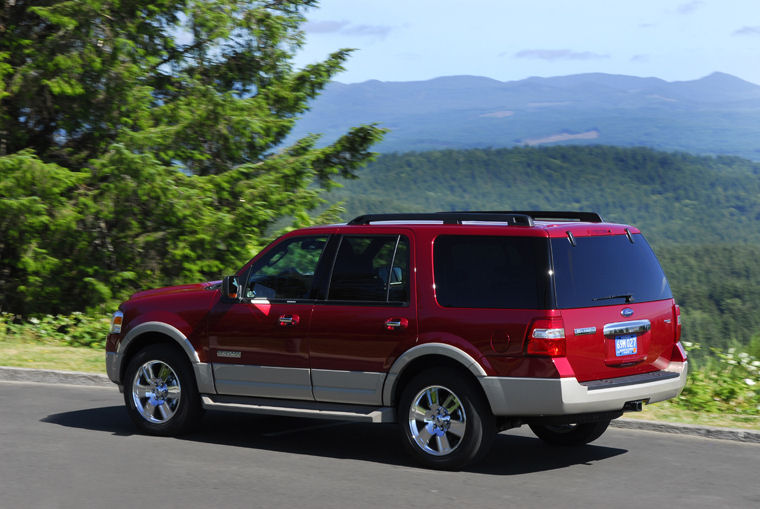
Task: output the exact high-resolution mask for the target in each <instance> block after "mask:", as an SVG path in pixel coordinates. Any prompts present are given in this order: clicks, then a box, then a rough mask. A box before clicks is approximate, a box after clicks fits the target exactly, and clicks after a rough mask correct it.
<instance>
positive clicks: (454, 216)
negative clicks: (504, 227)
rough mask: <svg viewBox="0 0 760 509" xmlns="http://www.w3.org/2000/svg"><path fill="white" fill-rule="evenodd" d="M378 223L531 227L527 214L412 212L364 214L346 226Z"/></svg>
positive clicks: (531, 223) (531, 220) (531, 222)
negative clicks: (482, 224) (436, 223)
mask: <svg viewBox="0 0 760 509" xmlns="http://www.w3.org/2000/svg"><path fill="white" fill-rule="evenodd" d="M380 221H441V222H443V224H462V222H463V221H483V222H486V221H489V222H491V221H492V222H498V223H507V224H508V225H510V226H533V219H531V217H530V216H529V215H527V214H523V213H516V212H421V213H417V212H413V213H408V214H365V215H363V216H359V217H355V218H354V219H352V220H351V221H349V222H348V224H351V225H367V224H370V223H376V222H380Z"/></svg>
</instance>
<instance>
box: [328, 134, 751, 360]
mask: <svg viewBox="0 0 760 509" xmlns="http://www.w3.org/2000/svg"><path fill="white" fill-rule="evenodd" d="M359 177H360V178H359V179H358V180H352V181H347V182H344V185H345V187H344V188H342V189H339V190H335V191H333V192H332V193H331V198H334V199H339V200H345V207H346V209H347V211H346V214H345V217H347V218H348V217H351V216H354V215H358V214H362V213H367V212H400V211H433V210H510V209H511V210H520V209H523V210H525V209H544V210H560V209H565V210H593V211H597V212H599V213H600V214H601V215H602V216H603V217H604V218H605V219H606V220H610V221H619V222H625V223H629V224H633V225H635V226H637V227H639V228H641V229H642V231H643V232H644V234H645V235H646V237H647V238H648V239H649V241H650V243H651V244H652V246H653V248H654V249H655V251H656V252H657V255H658V256H659V257H660V260H661V261H662V264H663V266H664V267H665V271H666V273H667V274H668V277H669V279H670V282H671V286H672V287H673V292H674V294H675V296H676V298H677V300H678V302H679V303H681V304H682V307H683V309H684V317H685V318H686V326H685V331H686V332H685V334H686V336H687V338H688V339H690V340H697V341H699V342H701V343H703V344H711V345H717V346H726V345H728V344H730V343H732V342H741V343H746V342H748V341H749V339H750V337H751V336H752V335H754V334H756V333H760V314H759V313H757V312H754V311H753V310H755V309H756V305H757V304H756V303H758V302H760V284H758V283H759V282H760V227H759V226H760V222H759V221H758V220H760V164H758V163H754V162H752V161H748V160H744V159H740V158H733V157H701V156H693V155H688V154H683V153H665V152H657V151H654V150H650V149H645V148H632V149H627V148H617V147H604V146H580V147H568V146H564V147H551V148H515V149H499V150H466V151H433V152H418V153H406V154H389V155H384V156H381V157H380V158H379V159H378V160H377V161H375V162H374V163H372V164H371V165H369V166H368V167H367V168H366V169H364V170H362V171H360V172H359Z"/></svg>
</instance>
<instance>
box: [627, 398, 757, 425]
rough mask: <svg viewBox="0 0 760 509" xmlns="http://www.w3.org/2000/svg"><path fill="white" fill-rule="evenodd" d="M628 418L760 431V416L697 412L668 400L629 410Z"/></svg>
mask: <svg viewBox="0 0 760 509" xmlns="http://www.w3.org/2000/svg"><path fill="white" fill-rule="evenodd" d="M623 417H624V418H626V419H643V420H647V421H665V422H673V423H679V424H693V425H696V426H718V427H721V428H739V429H750V430H756V431H760V416H758V415H739V414H727V413H721V414H715V413H707V412H696V411H693V410H685V409H683V408H678V407H677V406H675V405H673V404H672V403H670V402H668V401H661V402H659V403H654V404H652V405H644V409H643V411H641V412H627V413H625V414H624V415H623Z"/></svg>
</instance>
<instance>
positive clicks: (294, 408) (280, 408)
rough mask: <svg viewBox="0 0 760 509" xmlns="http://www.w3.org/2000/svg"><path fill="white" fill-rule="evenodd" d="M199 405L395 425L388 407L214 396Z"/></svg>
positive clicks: (208, 407)
mask: <svg viewBox="0 0 760 509" xmlns="http://www.w3.org/2000/svg"><path fill="white" fill-rule="evenodd" d="M201 403H202V404H203V408H205V409H207V410H224V411H230V412H245V413H249V414H268V415H284V416H288V417H310V418H312V419H335V420H342V421H358V422H396V415H395V412H394V411H393V408H391V407H372V406H361V405H344V404H341V403H320V402H318V401H299V400H292V399H269V398H248V397H244V396H221V395H217V394H202V395H201Z"/></svg>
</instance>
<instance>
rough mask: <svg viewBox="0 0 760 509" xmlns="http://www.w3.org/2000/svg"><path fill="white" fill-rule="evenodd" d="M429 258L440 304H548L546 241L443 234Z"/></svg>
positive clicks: (534, 306) (535, 306)
mask: <svg viewBox="0 0 760 509" xmlns="http://www.w3.org/2000/svg"><path fill="white" fill-rule="evenodd" d="M433 257H434V258H433V263H434V271H435V295H436V299H437V300H438V303H439V304H440V305H441V306H446V307H462V308H504V309H546V308H549V307H551V305H550V304H551V302H550V300H551V292H550V288H551V286H550V273H549V246H548V241H547V239H544V238H536V237H490V236H489V237H486V236H464V235H456V236H455V235H443V236H441V237H438V238H437V239H436V240H435V244H434V248H433Z"/></svg>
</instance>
